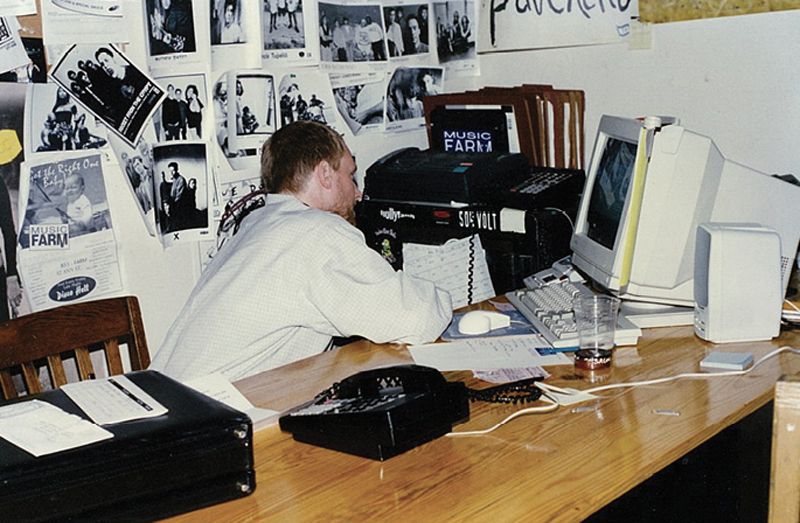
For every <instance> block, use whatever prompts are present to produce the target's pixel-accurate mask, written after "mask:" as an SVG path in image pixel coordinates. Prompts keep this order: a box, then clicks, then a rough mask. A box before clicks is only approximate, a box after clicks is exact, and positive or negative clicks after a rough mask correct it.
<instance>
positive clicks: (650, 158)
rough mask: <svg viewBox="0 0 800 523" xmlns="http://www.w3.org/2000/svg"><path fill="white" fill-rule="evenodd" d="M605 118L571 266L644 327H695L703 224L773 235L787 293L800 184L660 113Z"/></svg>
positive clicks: (798, 232) (799, 228)
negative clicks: (742, 159)
mask: <svg viewBox="0 0 800 523" xmlns="http://www.w3.org/2000/svg"><path fill="white" fill-rule="evenodd" d="M646 121H647V125H645V120H637V119H630V118H619V117H612V116H603V118H602V119H601V122H600V127H599V129H598V133H597V138H596V141H595V147H594V152H593V154H592V159H591V162H590V164H589V170H588V172H587V177H586V187H585V189H584V194H583V197H582V200H581V204H580V207H579V210H578V218H577V221H576V226H575V233H574V234H573V236H572V239H571V242H570V246H571V248H572V250H573V255H572V263H573V265H574V266H575V267H576V268H578V269H580V270H581V271H582V272H584V273H585V274H586V275H587V276H588V277H589V278H590V279H592V280H594V281H595V282H596V283H597V284H599V285H600V286H602V287H604V288H606V289H608V290H609V291H611V292H612V293H614V294H617V295H618V296H620V297H621V298H622V299H623V309H622V310H623V312H622V314H624V315H625V316H627V317H628V319H630V320H631V321H632V322H633V323H635V324H636V325H637V326H639V327H652V326H659V325H691V324H692V323H693V318H694V314H693V312H694V258H695V256H694V248H695V237H696V230H697V226H698V225H699V224H701V223H704V222H754V223H760V224H762V225H764V226H766V227H770V228H772V229H774V230H775V231H777V233H778V234H779V236H780V238H781V258H782V262H783V267H784V273H783V282H782V283H783V289H784V292H785V289H786V287H787V285H788V279H789V272H790V271H789V268H790V266H791V261H792V260H793V259H794V256H795V253H796V252H797V243H798V238H800V205H797V202H798V201H800V187H797V186H795V185H792V184H790V183H788V182H785V181H783V180H780V179H778V178H775V177H771V176H768V175H766V174H764V173H761V172H759V171H756V170H754V169H750V168H748V167H745V166H743V165H740V164H737V163H735V162H732V161H730V160H727V159H726V158H725V157H724V156H723V155H722V153H721V152H720V151H719V149H718V148H717V147H716V145H715V144H714V142H713V141H712V140H711V139H710V138H708V137H706V136H703V135H700V134H698V133H695V132H693V131H690V130H688V129H686V128H684V127H682V126H680V125H677V124H671V125H664V122H663V121H660V120H659V119H657V118H648V119H646Z"/></svg>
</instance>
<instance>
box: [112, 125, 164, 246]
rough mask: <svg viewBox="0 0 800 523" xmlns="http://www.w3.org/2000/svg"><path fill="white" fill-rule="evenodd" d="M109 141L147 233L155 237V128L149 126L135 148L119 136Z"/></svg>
mask: <svg viewBox="0 0 800 523" xmlns="http://www.w3.org/2000/svg"><path fill="white" fill-rule="evenodd" d="M109 140H110V142H111V149H112V150H113V151H114V155H115V156H116V158H117V163H118V164H119V168H120V170H121V171H122V172H123V174H125V179H126V180H128V186H129V187H130V189H131V194H132V195H133V198H134V199H135V200H136V205H137V207H138V208H139V210H140V211H141V216H142V219H143V221H144V224H145V227H147V232H148V233H149V234H150V235H151V236H155V199H154V197H153V186H154V183H153V180H154V178H153V145H154V144H155V143H156V136H155V131H154V130H153V126H152V125H148V126H147V127H146V128H145V131H144V133H143V134H142V137H141V138H140V139H139V141H138V142H137V143H136V146H135V147H131V146H130V145H128V144H126V143H125V142H123V141H122V140H120V139H119V137H117V136H111V137H110V138H109Z"/></svg>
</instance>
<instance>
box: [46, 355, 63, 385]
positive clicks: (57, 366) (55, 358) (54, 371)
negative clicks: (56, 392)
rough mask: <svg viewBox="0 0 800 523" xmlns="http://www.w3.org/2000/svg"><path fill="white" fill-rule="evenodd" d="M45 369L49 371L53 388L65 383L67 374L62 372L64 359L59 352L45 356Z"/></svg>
mask: <svg viewBox="0 0 800 523" xmlns="http://www.w3.org/2000/svg"><path fill="white" fill-rule="evenodd" d="M47 370H48V371H49V372H50V379H51V380H52V382H53V388H54V389H57V388H59V387H61V386H62V385H66V384H67V374H66V373H65V372H64V360H62V359H61V354H51V355H50V356H48V357H47Z"/></svg>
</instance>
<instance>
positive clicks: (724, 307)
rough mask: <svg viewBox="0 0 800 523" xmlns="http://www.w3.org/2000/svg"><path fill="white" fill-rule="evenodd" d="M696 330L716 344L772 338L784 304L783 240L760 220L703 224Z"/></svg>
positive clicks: (697, 255) (696, 265) (697, 250)
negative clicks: (759, 222)
mask: <svg viewBox="0 0 800 523" xmlns="http://www.w3.org/2000/svg"><path fill="white" fill-rule="evenodd" d="M696 242H697V243H696V244H695V263H694V300H695V308H694V332H695V334H697V336H699V337H700V338H702V339H704V340H707V341H710V342H713V343H727V342H737V341H756V340H769V339H772V338H774V337H775V336H777V335H778V332H779V331H780V321H781V309H782V307H783V285H782V281H781V242H780V236H779V235H778V233H777V232H776V231H774V230H773V229H770V228H768V227H764V226H762V225H759V224H754V223H703V224H700V225H699V226H698V227H697V238H696Z"/></svg>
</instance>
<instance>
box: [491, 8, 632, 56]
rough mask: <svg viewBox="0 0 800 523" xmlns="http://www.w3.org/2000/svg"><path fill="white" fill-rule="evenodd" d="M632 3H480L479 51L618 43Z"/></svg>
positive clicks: (626, 26)
mask: <svg viewBox="0 0 800 523" xmlns="http://www.w3.org/2000/svg"><path fill="white" fill-rule="evenodd" d="M635 7H636V2H634V1H633V0H618V1H617V2H604V3H601V2H592V3H588V2H566V3H565V2H558V3H556V2H541V1H532V0H529V1H520V2H512V1H510V0H481V2H480V7H479V8H480V16H479V20H478V52H479V53H492V52H497V51H519V50H523V49H542V48H548V47H565V46H575V45H597V44H610V43H615V42H621V41H623V40H624V39H625V38H627V36H628V34H629V33H630V27H631V17H632V16H634V15H635Z"/></svg>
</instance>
